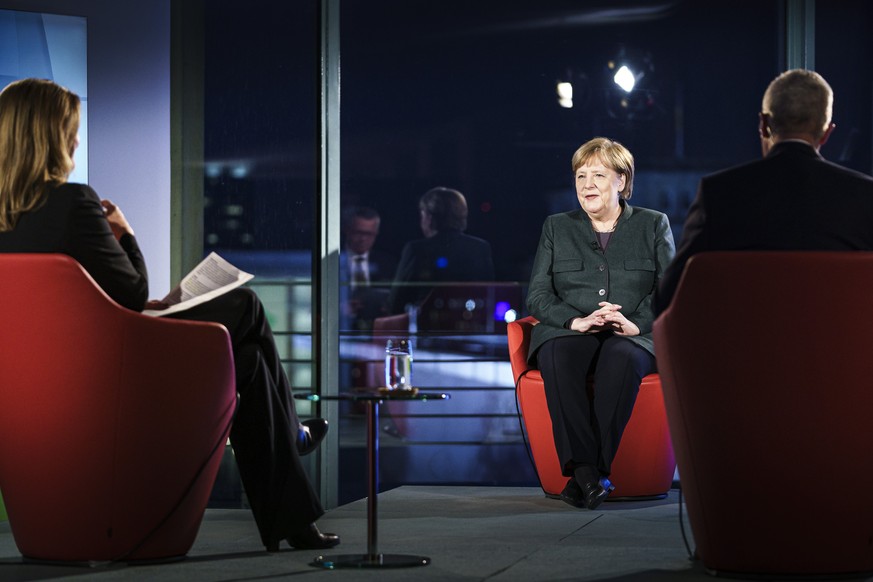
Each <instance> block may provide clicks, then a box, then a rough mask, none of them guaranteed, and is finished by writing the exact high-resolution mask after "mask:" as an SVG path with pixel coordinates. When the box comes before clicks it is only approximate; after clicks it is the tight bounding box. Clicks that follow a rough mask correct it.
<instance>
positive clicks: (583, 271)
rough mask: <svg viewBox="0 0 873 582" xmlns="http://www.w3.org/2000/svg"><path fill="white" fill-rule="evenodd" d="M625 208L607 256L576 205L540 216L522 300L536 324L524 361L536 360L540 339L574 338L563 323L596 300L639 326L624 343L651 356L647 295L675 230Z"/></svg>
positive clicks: (661, 218) (650, 213) (663, 220)
mask: <svg viewBox="0 0 873 582" xmlns="http://www.w3.org/2000/svg"><path fill="white" fill-rule="evenodd" d="M624 207H625V208H624V212H623V213H622V215H621V218H620V219H619V221H618V224H617V225H616V228H615V232H613V233H612V237H611V239H610V241H609V244H608V245H607V247H606V251H605V252H603V251H601V250H600V246H599V245H598V244H597V239H596V235H595V234H594V229H593V228H592V227H591V221H590V220H589V219H588V216H587V215H586V214H585V211H583V210H582V209H581V208H580V209H578V210H574V211H572V212H566V213H564V214H555V215H552V216H549V217H548V218H547V219H546V222H545V224H544V225H543V232H542V236H541V237H540V243H539V247H538V248H537V254H536V258H535V259H534V265H533V272H532V274H531V279H530V288H529V290H528V296H527V308H528V311H529V312H530V314H531V315H533V316H534V317H536V318H537V319H538V320H539V321H540V324H539V325H536V326H534V328H533V332H532V335H531V343H530V350H529V352H528V359H529V361H531V362H534V363H535V362H536V352H537V350H538V349H539V347H540V346H541V345H543V343H545V342H546V341H548V340H550V339H553V338H556V337H559V336H566V335H574V334H577V333H579V332H576V331H572V330H570V329H567V328H566V327H565V325H566V324H567V323H568V322H569V321H570V320H571V319H572V318H574V317H584V316H586V315H588V314H590V313H591V312H593V311H596V310H597V309H599V306H598V303H600V302H601V301H608V302H610V303H617V304H618V305H621V306H622V310H621V311H622V313H623V314H624V316H625V317H626V318H627V319H629V320H630V321H632V322H633V323H635V324H636V326H637V327H639V328H640V335H638V336H633V337H628V339H629V340H631V341H633V342H634V343H636V344H637V345H639V346H640V347H642V348H644V349H646V350H647V351H649V352H650V353H654V347H653V344H652V321H653V320H654V314H653V313H652V293H653V292H654V290H655V286H656V285H657V283H658V280H659V279H660V278H661V275H662V273H663V272H664V269H665V268H666V267H667V264H668V263H669V262H670V259H672V258H673V251H674V246H673V233H672V232H671V231H670V221H669V220H668V219H667V216H666V215H664V214H662V213H660V212H656V211H654V210H648V209H645V208H634V207H632V206H630V205H629V204H624Z"/></svg>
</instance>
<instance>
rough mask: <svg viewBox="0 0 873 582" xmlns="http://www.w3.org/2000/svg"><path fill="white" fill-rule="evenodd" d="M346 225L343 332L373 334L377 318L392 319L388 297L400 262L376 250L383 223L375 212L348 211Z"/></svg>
mask: <svg viewBox="0 0 873 582" xmlns="http://www.w3.org/2000/svg"><path fill="white" fill-rule="evenodd" d="M342 221H343V229H342V230H343V238H344V242H343V252H342V254H341V255H340V283H341V287H340V295H341V297H340V304H341V309H342V316H343V318H342V321H343V329H353V330H359V331H364V330H370V329H372V328H373V320H374V319H375V318H377V317H381V316H384V315H388V297H389V294H390V291H391V288H390V285H391V281H392V280H393V279H394V271H396V270H397V259H396V258H395V257H394V256H393V255H391V254H390V253H387V252H385V251H383V250H380V249H378V248H374V247H375V244H376V239H377V238H378V236H379V227H380V225H381V222H382V219H381V217H380V216H379V213H378V212H377V211H376V210H375V209H373V208H370V207H369V206H352V207H349V208H345V209H344V210H343V216H342Z"/></svg>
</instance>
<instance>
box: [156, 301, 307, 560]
mask: <svg viewBox="0 0 873 582" xmlns="http://www.w3.org/2000/svg"><path fill="white" fill-rule="evenodd" d="M173 317H176V318H178V319H192V320H199V321H214V322H217V323H221V324H223V325H224V326H225V327H226V328H227V330H228V332H229V333H230V337H231V343H232V345H233V355H234V365H235V367H236V387H237V392H238V393H239V408H238V409H237V413H236V416H235V417H234V421H233V427H232V428H231V432H230V440H231V444H232V445H233V450H234V456H235V458H236V461H237V466H238V467H239V472H240V477H241V479H242V482H243V487H244V488H245V491H246V496H247V497H248V500H249V504H250V505H251V508H252V513H253V514H254V518H255V522H256V523H257V526H258V531H259V532H260V534H261V539H262V541H263V542H264V545H269V544H271V543H274V542H278V541H279V540H282V539H284V538H286V537H288V535H289V534H290V533H291V532H292V530H294V529H295V528H299V527H301V526H304V525H306V524H309V523H312V522H314V521H315V520H316V519H318V518H319V517H321V515H323V514H324V510H323V509H322V507H321V503H320V502H319V499H318V495H317V494H316V492H315V490H314V489H313V488H312V485H311V484H310V483H309V479H308V477H307V475H306V473H305V471H304V469H303V465H302V464H301V462H300V456H299V455H298V453H297V445H296V439H297V426H298V418H297V412H296V410H295V408H294V400H293V398H292V396H291V385H290V383H289V382H288V378H287V376H286V375H285V371H284V370H283V368H282V363H281V360H280V358H279V354H278V351H277V349H276V344H275V341H274V339H273V332H272V330H271V329H270V324H269V322H268V321H267V318H266V315H265V313H264V308H263V305H262V304H261V301H260V299H258V297H257V295H255V293H254V292H253V291H251V290H249V289H244V288H240V289H235V290H233V291H231V292H230V293H227V294H225V295H222V296H220V297H217V298H215V299H213V300H211V301H208V302H207V303H204V304H201V305H198V306H196V307H193V308H191V309H189V310H187V311H184V312H181V313H179V314H174V315H173Z"/></svg>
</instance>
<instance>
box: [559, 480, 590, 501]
mask: <svg viewBox="0 0 873 582" xmlns="http://www.w3.org/2000/svg"><path fill="white" fill-rule="evenodd" d="M561 501H563V502H564V503H568V504H570V505H572V506H573V507H579V508H582V509H584V508H585V507H588V500H587V498H586V497H585V494H584V493H583V492H582V488H581V487H579V483H577V482H576V479H575V478H573V477H571V478H570V480H569V481H567V484H566V485H565V486H564V489H563V491H561Z"/></svg>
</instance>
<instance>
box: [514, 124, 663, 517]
mask: <svg viewBox="0 0 873 582" xmlns="http://www.w3.org/2000/svg"><path fill="white" fill-rule="evenodd" d="M572 167H573V179H574V181H575V185H576V197H577V199H578V201H579V205H580V206H581V208H578V209H576V210H573V211H570V212H565V213H562V214H556V215H553V216H549V217H548V218H547V219H546V222H545V224H544V225H543V231H542V236H541V238H540V243H539V247H538V249H537V254H536V258H535V259H534V265H533V272H532V274H531V281H530V288H529V291H528V297H527V307H528V311H529V312H530V314H531V315H533V316H534V317H536V318H537V319H538V320H539V321H540V323H539V325H536V326H534V328H533V332H532V336H531V345H530V352H529V355H528V358H529V360H530V361H531V363H532V364H534V365H536V366H537V367H538V368H539V369H540V372H541V373H542V376H543V382H544V384H545V389H546V401H547V403H548V407H549V414H550V416H551V419H552V426H553V431H554V437H555V446H556V448H557V451H558V457H559V460H560V462H561V465H562V467H563V472H564V475H567V476H569V477H571V479H570V481H569V482H568V484H567V487H566V488H565V489H564V491H563V492H562V493H561V499H563V500H564V501H565V502H567V503H569V504H570V505H573V506H576V507H586V508H588V509H594V508H596V507H597V506H598V505H600V503H601V502H602V501H603V500H604V499H606V498H607V497H608V496H609V493H610V491H612V489H614V486H613V485H612V484H611V482H610V481H609V479H608V476H609V473H610V466H611V463H612V460H613V458H614V457H615V453H616V451H617V450H618V444H619V441H620V440H621V435H622V432H623V431H624V427H625V425H626V424H627V421H628V419H629V418H630V414H631V411H632V410H633V406H634V402H635V401H636V396H637V392H638V391H639V386H640V381H641V380H642V378H643V376H645V375H647V374H650V373H652V372H654V371H655V356H654V348H653V345H652V333H651V332H652V321H653V320H654V314H653V312H652V294H653V292H654V290H655V287H656V285H657V283H658V280H659V279H660V277H661V274H662V273H663V272H664V269H665V268H666V266H667V264H668V263H669V262H670V260H671V259H672V257H673V253H674V245H673V235H672V233H671V231H670V224H669V221H668V220H667V217H666V216H665V215H664V214H662V213H660V212H655V211H653V210H646V209H644V208H635V207H632V206H631V205H630V204H628V202H627V201H628V199H630V197H631V193H632V192H633V180H634V160H633V156H632V155H631V153H630V152H629V151H628V150H627V148H625V147H624V146H623V145H621V144H620V143H618V142H615V141H612V140H609V139H606V138H602V137H599V138H595V139H592V140H591V141H589V142H587V143H585V144H584V145H582V147H580V148H579V149H578V150H577V151H576V153H575V154H574V155H573V159H572ZM589 377H593V379H594V387H595V388H594V395H593V398H590V397H589V395H588V393H587V379H588V378H589Z"/></svg>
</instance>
